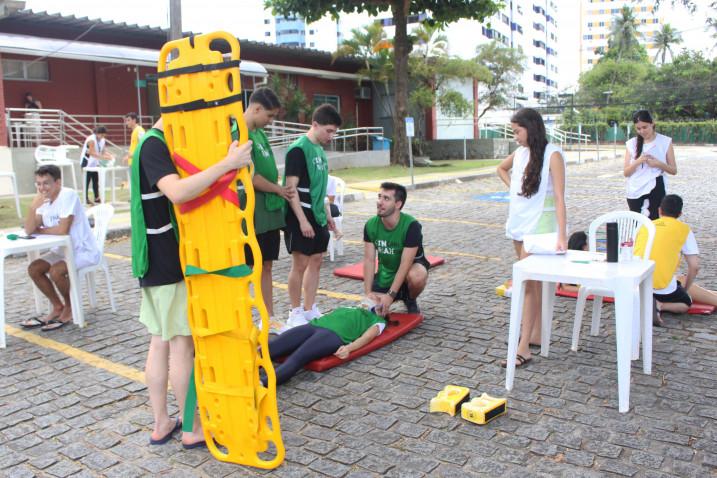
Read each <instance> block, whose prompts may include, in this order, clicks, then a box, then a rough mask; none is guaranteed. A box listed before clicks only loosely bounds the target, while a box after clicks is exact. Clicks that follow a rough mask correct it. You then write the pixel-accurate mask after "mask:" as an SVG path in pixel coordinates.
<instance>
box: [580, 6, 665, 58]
mask: <svg viewBox="0 0 717 478" xmlns="http://www.w3.org/2000/svg"><path fill="white" fill-rule="evenodd" d="M581 3H582V5H581V8H580V16H581V19H580V29H581V32H580V71H581V72H582V71H587V70H589V69H590V68H592V66H593V65H594V64H595V63H597V61H598V60H599V59H600V56H601V55H600V51H601V49H602V50H606V49H607V43H608V40H609V38H610V32H611V31H612V27H613V23H614V20H615V17H616V16H619V15H620V10H621V9H622V7H623V6H625V5H627V6H628V7H630V8H632V11H633V13H634V14H635V18H636V19H637V31H638V32H639V33H640V37H639V38H638V40H639V41H640V43H641V44H642V45H643V46H644V47H645V48H646V49H647V54H648V55H649V56H650V57H651V58H652V57H654V56H655V53H656V52H657V49H656V48H655V44H654V43H653V40H654V37H655V35H656V34H657V32H659V31H660V29H661V28H662V24H663V23H664V19H663V18H662V17H661V16H659V15H657V12H656V10H655V5H654V2H652V1H645V0H640V1H634V0H632V1H631V0H623V1H619V0H618V1H615V0H602V1H599V0H581Z"/></svg>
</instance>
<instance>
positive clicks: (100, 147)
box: [80, 133, 106, 168]
mask: <svg viewBox="0 0 717 478" xmlns="http://www.w3.org/2000/svg"><path fill="white" fill-rule="evenodd" d="M90 141H94V143H95V150H96V151H97V154H102V151H104V149H105V143H106V141H105V139H104V138H102V139H101V140H99V141H97V136H96V135H95V134H94V133H93V134H91V135H89V136H88V137H87V139H85V144H83V145H82V153H81V154H80V161H82V160H83V159H84V158H85V156H87V167H88V168H96V167H97V166H99V165H100V160H99V159H97V158H93V157H92V156H90V146H89V145H90Z"/></svg>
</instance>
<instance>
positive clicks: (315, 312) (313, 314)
mask: <svg viewBox="0 0 717 478" xmlns="http://www.w3.org/2000/svg"><path fill="white" fill-rule="evenodd" d="M321 315H322V314H321V311H320V310H319V307H318V306H317V305H316V304H314V305H312V306H311V310H305V311H304V318H306V321H307V322H308V321H309V320H313V319H318V318H319V317H321Z"/></svg>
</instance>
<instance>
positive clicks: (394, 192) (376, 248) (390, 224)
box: [363, 182, 430, 316]
mask: <svg viewBox="0 0 717 478" xmlns="http://www.w3.org/2000/svg"><path fill="white" fill-rule="evenodd" d="M406 195H407V194H406V188H405V187H403V186H402V185H400V184H396V183H390V182H385V183H383V184H381V188H380V189H379V191H378V201H377V202H376V216H374V217H372V218H371V219H369V220H368V221H367V222H366V225H365V226H364V230H363V240H364V254H363V277H364V279H363V282H364V290H365V292H366V295H367V296H368V298H369V299H371V300H372V301H373V302H375V303H376V311H377V313H380V314H381V315H384V316H385V315H386V314H388V311H389V308H390V307H391V304H393V302H395V301H396V300H402V301H403V302H404V304H405V305H406V309H407V311H408V313H411V314H416V313H419V312H420V309H419V308H418V303H417V302H416V298H417V297H418V295H419V294H420V293H421V292H423V289H424V288H425V287H426V281H427V280H428V269H429V267H430V264H429V263H428V259H426V256H425V254H424V253H423V234H422V233H421V223H419V222H418V221H417V220H416V219H415V218H413V217H411V216H409V215H408V214H405V213H403V212H401V209H403V206H404V204H406ZM376 254H378V272H375V262H376Z"/></svg>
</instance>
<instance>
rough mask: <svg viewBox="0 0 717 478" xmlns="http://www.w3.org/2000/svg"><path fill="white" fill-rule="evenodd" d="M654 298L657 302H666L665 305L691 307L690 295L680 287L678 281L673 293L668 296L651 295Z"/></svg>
mask: <svg viewBox="0 0 717 478" xmlns="http://www.w3.org/2000/svg"><path fill="white" fill-rule="evenodd" d="M653 295H654V296H655V299H657V301H658V302H667V303H673V304H674V303H683V304H686V305H687V307H691V306H692V297H690V294H688V293H687V290H686V289H685V288H684V287H682V284H681V283H680V281H677V289H675V291H674V292H670V293H669V294H653Z"/></svg>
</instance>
